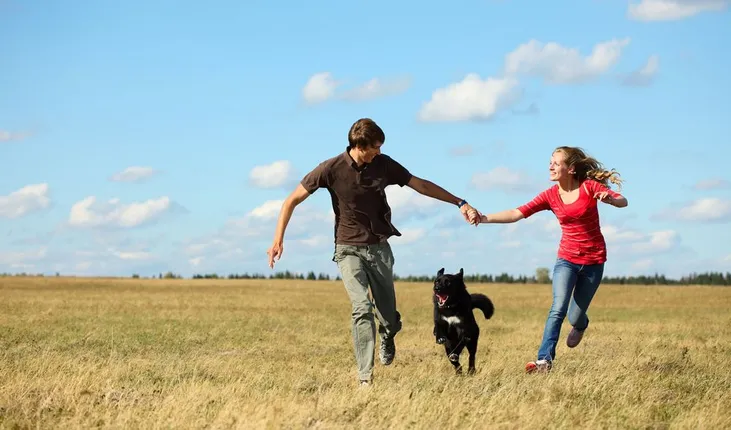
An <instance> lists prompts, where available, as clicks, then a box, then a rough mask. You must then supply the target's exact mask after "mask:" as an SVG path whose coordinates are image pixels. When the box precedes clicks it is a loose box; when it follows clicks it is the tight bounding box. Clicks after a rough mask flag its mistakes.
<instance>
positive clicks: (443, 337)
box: [434, 320, 449, 345]
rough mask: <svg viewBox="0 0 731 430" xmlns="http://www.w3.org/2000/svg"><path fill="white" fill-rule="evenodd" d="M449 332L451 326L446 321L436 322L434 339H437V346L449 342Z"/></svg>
mask: <svg viewBox="0 0 731 430" xmlns="http://www.w3.org/2000/svg"><path fill="white" fill-rule="evenodd" d="M447 330H449V326H448V325H447V323H446V322H445V321H443V320H442V321H440V320H436V321H434V337H436V339H437V344H439V345H442V344H443V343H444V342H446V341H447Z"/></svg>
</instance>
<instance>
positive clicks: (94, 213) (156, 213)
mask: <svg viewBox="0 0 731 430" xmlns="http://www.w3.org/2000/svg"><path fill="white" fill-rule="evenodd" d="M174 208H175V204H174V203H173V201H172V200H170V198H169V197H167V196H163V197H160V198H157V199H149V200H147V201H144V202H133V203H130V204H122V203H120V201H119V199H111V200H109V201H108V202H106V203H97V199H96V197H94V196H89V197H87V198H85V199H83V200H81V201H79V202H76V203H74V205H73V206H72V207H71V214H70V215H69V221H68V222H69V225H71V226H75V227H125V228H127V227H137V226H140V225H143V224H146V223H149V222H152V221H154V220H157V219H159V218H160V217H161V216H163V215H164V214H166V213H168V212H170V211H171V210H173V209H174Z"/></svg>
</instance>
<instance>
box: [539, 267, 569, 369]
mask: <svg viewBox="0 0 731 430" xmlns="http://www.w3.org/2000/svg"><path fill="white" fill-rule="evenodd" d="M575 284H576V267H575V265H574V264H572V263H570V262H568V261H566V260H563V259H560V258H559V259H558V260H556V265H555V266H554V268H553V286H552V289H553V302H552V303H551V310H550V311H549V312H548V318H547V319H546V325H545V327H544V329H543V339H542V340H541V346H540V348H539V349H538V360H547V361H548V362H551V361H553V359H554V358H555V357H556V344H557V343H558V336H559V334H560V333H561V323H563V320H564V318H566V311H567V309H568V306H569V300H570V299H571V291H572V290H573V288H574V285H575Z"/></svg>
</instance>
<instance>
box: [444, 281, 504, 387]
mask: <svg viewBox="0 0 731 430" xmlns="http://www.w3.org/2000/svg"><path fill="white" fill-rule="evenodd" d="M433 301H434V336H435V337H436V338H437V343H438V344H440V345H441V344H444V349H445V351H446V353H447V357H448V358H449V361H450V363H452V365H453V366H454V368H455V371H456V372H457V373H462V365H460V364H459V355H460V354H461V353H462V350H463V349H464V347H465V346H466V347H467V351H469V353H470V358H469V369H468V371H467V372H468V373H469V374H473V373H474V372H475V355H476V353H477V341H478V340H479V337H480V327H479V326H478V325H477V321H476V320H475V316H474V314H473V313H472V310H473V309H475V308H477V309H480V310H481V311H482V313H483V314H484V315H485V319H490V318H491V317H492V315H493V313H494V312H495V308H494V306H493V304H492V301H490V299H489V298H488V297H487V296H486V295H484V294H479V293H472V294H470V293H468V292H467V286H466V285H465V283H464V270H463V269H459V273H458V274H456V275H451V274H446V275H445V274H444V268H442V269H439V271H438V272H437V278H436V279H435V280H434V296H433Z"/></svg>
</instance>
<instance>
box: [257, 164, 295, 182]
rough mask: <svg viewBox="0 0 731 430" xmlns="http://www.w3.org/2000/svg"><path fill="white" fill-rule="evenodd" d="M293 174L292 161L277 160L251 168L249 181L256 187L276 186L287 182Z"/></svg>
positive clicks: (292, 177) (291, 178)
mask: <svg viewBox="0 0 731 430" xmlns="http://www.w3.org/2000/svg"><path fill="white" fill-rule="evenodd" d="M295 174H296V173H295V171H294V168H293V167H292V163H290V162H289V161H287V160H278V161H274V162H272V163H270V164H265V165H262V166H255V167H254V168H253V169H251V172H249V182H250V183H251V184H253V185H254V186H256V187H258V188H277V187H281V186H283V185H287V184H289V183H290V182H291V181H292V180H293V179H294V177H295Z"/></svg>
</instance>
